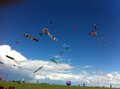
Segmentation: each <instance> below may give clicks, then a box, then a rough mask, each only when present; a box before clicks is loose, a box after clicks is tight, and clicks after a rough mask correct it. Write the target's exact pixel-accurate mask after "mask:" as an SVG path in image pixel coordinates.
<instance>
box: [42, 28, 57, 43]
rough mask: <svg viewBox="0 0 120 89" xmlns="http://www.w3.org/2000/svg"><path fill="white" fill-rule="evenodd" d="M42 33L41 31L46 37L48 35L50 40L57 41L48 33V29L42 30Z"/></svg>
mask: <svg viewBox="0 0 120 89" xmlns="http://www.w3.org/2000/svg"><path fill="white" fill-rule="evenodd" d="M42 31H43V33H45V34H46V35H48V36H49V37H50V38H51V39H52V40H54V41H57V38H55V36H53V35H52V34H51V33H50V32H49V31H48V28H43V29H42Z"/></svg>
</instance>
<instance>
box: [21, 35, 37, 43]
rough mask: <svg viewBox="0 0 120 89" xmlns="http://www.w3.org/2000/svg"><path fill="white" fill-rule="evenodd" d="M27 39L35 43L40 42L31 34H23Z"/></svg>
mask: <svg viewBox="0 0 120 89" xmlns="http://www.w3.org/2000/svg"><path fill="white" fill-rule="evenodd" d="M23 35H24V36H25V37H27V38H29V39H31V40H33V41H36V42H38V41H39V40H38V39H36V38H35V37H33V36H30V35H29V34H23Z"/></svg>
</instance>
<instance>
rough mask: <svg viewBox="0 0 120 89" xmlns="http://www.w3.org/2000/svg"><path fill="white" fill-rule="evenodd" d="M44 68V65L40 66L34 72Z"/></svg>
mask: <svg viewBox="0 0 120 89" xmlns="http://www.w3.org/2000/svg"><path fill="white" fill-rule="evenodd" d="M42 68H43V66H41V67H39V68H38V69H37V70H35V71H34V73H36V72H37V71H39V70H40V69H42Z"/></svg>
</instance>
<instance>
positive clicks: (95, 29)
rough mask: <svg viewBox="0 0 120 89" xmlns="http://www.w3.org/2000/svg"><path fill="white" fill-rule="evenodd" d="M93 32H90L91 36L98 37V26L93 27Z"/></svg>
mask: <svg viewBox="0 0 120 89" xmlns="http://www.w3.org/2000/svg"><path fill="white" fill-rule="evenodd" d="M93 27H94V28H93V30H92V31H91V32H89V35H90V36H96V35H97V28H96V24H94V25H93Z"/></svg>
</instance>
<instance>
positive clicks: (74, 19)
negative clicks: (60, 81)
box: [0, 0, 120, 72]
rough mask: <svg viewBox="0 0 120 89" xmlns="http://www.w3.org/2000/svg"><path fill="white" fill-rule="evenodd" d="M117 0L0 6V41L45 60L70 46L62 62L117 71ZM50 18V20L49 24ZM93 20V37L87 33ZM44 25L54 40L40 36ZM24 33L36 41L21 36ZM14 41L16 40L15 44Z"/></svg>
mask: <svg viewBox="0 0 120 89" xmlns="http://www.w3.org/2000/svg"><path fill="white" fill-rule="evenodd" d="M119 3H120V1H119V0H69V1H68V0H66V1H65V0H36V1H35V0H30V1H26V2H22V3H16V4H15V5H9V6H7V5H5V6H2V7H0V43H1V44H5V45H6V44H7V45H10V46H11V48H12V49H14V50H16V51H18V52H20V53H21V54H22V55H24V56H25V57H27V58H28V59H32V60H34V59H43V60H45V61H47V60H49V58H50V57H52V56H55V55H58V54H59V52H60V51H61V50H62V49H63V48H62V45H63V44H67V45H69V46H70V51H66V52H64V54H62V56H63V57H64V59H65V60H64V61H62V62H64V63H68V61H67V59H70V62H71V64H70V65H72V66H78V65H79V66H84V65H91V66H94V70H95V69H96V68H97V66H98V67H99V68H100V69H101V70H103V71H105V72H112V71H117V72H119V71H120V65H119V59H120V54H119V53H120V46H119V45H120V40H119V33H120V31H119V29H120V25H119V23H120V20H119V19H120V12H119V10H120V5H119ZM50 22H52V24H50ZM93 24H96V26H97V29H98V37H99V36H101V37H103V38H104V40H103V39H102V40H98V39H97V37H90V36H89V32H90V31H92V30H93ZM44 27H47V28H48V29H49V31H50V33H51V34H53V35H54V36H55V37H56V38H57V39H58V42H55V41H53V40H51V39H50V38H49V37H48V36H47V35H44V36H42V37H40V36H39V35H38V34H39V33H40V32H42V28H44ZM24 33H28V34H30V35H32V36H34V37H36V38H37V39H39V42H38V43H36V42H34V41H31V40H29V39H27V38H25V37H24V36H23V34H24ZM15 41H18V42H19V44H16V43H15Z"/></svg>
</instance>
